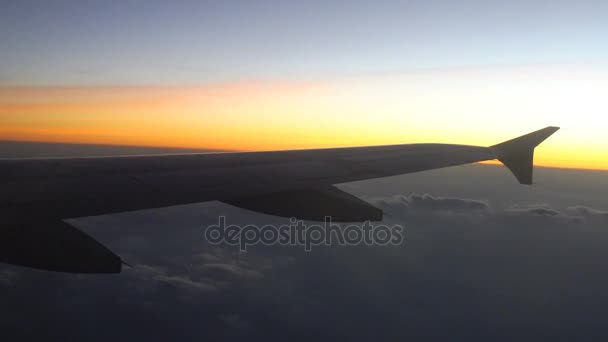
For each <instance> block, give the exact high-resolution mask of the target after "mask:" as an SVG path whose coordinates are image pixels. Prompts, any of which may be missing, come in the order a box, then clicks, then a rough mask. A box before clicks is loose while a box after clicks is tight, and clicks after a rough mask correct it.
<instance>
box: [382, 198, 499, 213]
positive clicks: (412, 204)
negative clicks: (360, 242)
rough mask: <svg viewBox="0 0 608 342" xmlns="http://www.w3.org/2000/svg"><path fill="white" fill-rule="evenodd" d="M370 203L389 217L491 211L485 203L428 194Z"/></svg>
mask: <svg viewBox="0 0 608 342" xmlns="http://www.w3.org/2000/svg"><path fill="white" fill-rule="evenodd" d="M370 202H372V203H373V204H375V205H377V206H378V207H380V208H381V209H384V210H385V212H386V213H388V214H389V215H400V214H401V215H402V214H405V213H410V214H415V213H431V214H470V213H475V214H483V213H487V212H490V211H491V207H490V205H489V204H488V202H487V201H483V200H475V199H467V198H449V197H434V196H432V195H429V194H424V195H419V194H411V195H407V196H405V195H396V196H392V197H386V198H374V199H370Z"/></svg>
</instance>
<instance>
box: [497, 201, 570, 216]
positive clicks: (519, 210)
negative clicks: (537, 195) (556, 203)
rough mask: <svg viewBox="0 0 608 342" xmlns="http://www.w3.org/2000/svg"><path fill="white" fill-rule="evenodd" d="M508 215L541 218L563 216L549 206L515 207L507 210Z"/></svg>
mask: <svg viewBox="0 0 608 342" xmlns="http://www.w3.org/2000/svg"><path fill="white" fill-rule="evenodd" d="M505 212H506V213H512V214H524V215H525V214H532V215H539V216H558V215H562V213H560V212H559V211H557V210H555V209H553V208H552V207H551V206H550V205H548V204H533V205H529V206H521V205H517V204H516V205H513V206H511V207H509V208H507V209H505Z"/></svg>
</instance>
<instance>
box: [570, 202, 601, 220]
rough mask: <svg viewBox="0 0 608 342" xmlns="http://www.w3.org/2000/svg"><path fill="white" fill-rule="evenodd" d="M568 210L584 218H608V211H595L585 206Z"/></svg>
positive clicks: (576, 206)
mask: <svg viewBox="0 0 608 342" xmlns="http://www.w3.org/2000/svg"><path fill="white" fill-rule="evenodd" d="M566 210H568V211H571V212H574V213H577V214H580V215H583V216H603V217H608V211H603V210H599V209H594V208H590V207H586V206H583V205H575V206H572V207H568V208H566Z"/></svg>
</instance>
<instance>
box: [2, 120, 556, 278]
mask: <svg viewBox="0 0 608 342" xmlns="http://www.w3.org/2000/svg"><path fill="white" fill-rule="evenodd" d="M557 130H558V128H557V127H547V128H545V129H542V130H539V131H536V132H533V133H530V134H527V135H524V136H522V137H519V138H516V139H513V140H509V141H507V142H504V143H501V144H498V145H494V146H491V147H479V146H466V145H450V144H411V145H391V146H372V147H354V148H335V149H317V150H295V151H272V152H248V153H214V154H184V155H162V156H125V157H99V158H55V159H54V158H47V159H44V158H39V159H12V160H8V159H5V160H0V219H1V220H2V221H0V262H5V263H11V264H16V265H23V266H28V267H34V268H41V269H46V270H52V271H62V272H75V273H116V272H120V270H121V266H122V263H123V262H122V260H120V257H118V256H116V255H115V254H114V253H112V252H111V251H109V250H108V249H107V248H105V247H104V246H103V245H101V244H99V243H97V242H96V241H95V240H93V239H92V238H90V237H88V236H86V235H85V234H84V233H82V232H80V231H78V230H77V229H76V228H73V227H70V226H66V225H67V224H66V223H62V220H63V219H66V218H73V217H83V216H92V215H100V214H109V213H115V212H122V211H129V210H139V209H147V208H158V207H163V206H170V205H178V204H186V203H194V202H202V201H209V200H220V201H224V202H226V203H229V204H232V205H235V206H239V207H241V208H245V209H248V210H253V211H257V212H262V213H267V214H271V215H277V216H285V217H296V218H299V219H309V220H322V219H323V218H324V217H325V216H332V217H334V220H335V221H336V222H337V221H350V222H356V221H364V220H370V221H374V220H380V219H381V218H382V211H381V210H380V209H378V208H375V207H373V206H371V205H369V204H367V203H365V202H363V201H361V200H360V199H358V198H356V197H354V196H352V195H350V194H347V193H344V192H342V191H341V190H339V189H337V188H335V187H333V184H337V183H345V182H351V181H358V180H365V179H371V178H380V177H387V176H394V175H399V174H406V173H412V172H420V171H425V170H431V169H438V168H443V167H448V166H454V165H463V164H469V163H475V162H479V161H485V160H492V159H498V160H500V161H501V162H502V163H503V164H505V165H506V166H507V167H508V168H509V169H510V170H511V171H512V172H513V174H514V175H515V177H516V178H517V179H518V180H519V182H520V183H522V184H531V183H532V170H533V156H534V149H535V147H536V146H537V145H538V144H540V143H541V142H542V141H544V140H545V139H546V138H548V137H549V136H550V135H551V134H553V133H555V132H556V131H557ZM46 227H48V228H46ZM57 227H59V228H57ZM41 229H48V230H49V231H50V230H52V233H49V231H44V232H42V231H41ZM83 235H84V236H83ZM49 237H52V238H49ZM49 244H54V245H49ZM80 247H83V248H80Z"/></svg>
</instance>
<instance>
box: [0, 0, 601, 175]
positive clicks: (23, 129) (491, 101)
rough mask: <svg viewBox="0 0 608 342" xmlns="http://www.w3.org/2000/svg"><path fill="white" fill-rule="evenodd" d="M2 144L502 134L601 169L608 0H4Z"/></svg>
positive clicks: (573, 163) (277, 144) (285, 143)
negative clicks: (546, 135) (545, 136)
mask: <svg viewBox="0 0 608 342" xmlns="http://www.w3.org/2000/svg"><path fill="white" fill-rule="evenodd" d="M0 6H1V7H0V65H1V67H0V140H27V141H53V142H80V143H103V144H123V145H125V144H126V145H146V146H172V147H200V148H212V149H229V150H268V149H288V148H317V147H332V146H355V145H376V144H398V143H415V142H445V143H462V144H475V145H492V144H495V143H498V142H501V141H503V140H506V139H510V138H513V137H516V136H518V135H521V134H524V133H528V132H530V131H533V130H536V129H539V128H543V127H545V126H549V125H555V126H561V127H562V130H561V131H560V132H559V133H558V134H556V135H555V136H554V137H552V138H551V140H550V141H548V142H547V143H546V144H544V145H542V146H541V147H540V148H539V149H538V154H537V163H538V164H540V165H548V166H560V167H575V168H600V169H608V139H606V130H607V129H608V126H607V125H606V122H608V121H606V119H605V116H606V115H607V114H608V96H607V94H608V44H606V37H607V36H608V3H606V2H600V1H576V2H575V1H558V0H554V1H376V2H363V1H331V2H330V1H289V0H283V1H278V0H267V1H152V0H149V1H120V2H116V3H111V2H110V1H29V0H26V1H10V0H9V1H4V2H2V5H0Z"/></svg>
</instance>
